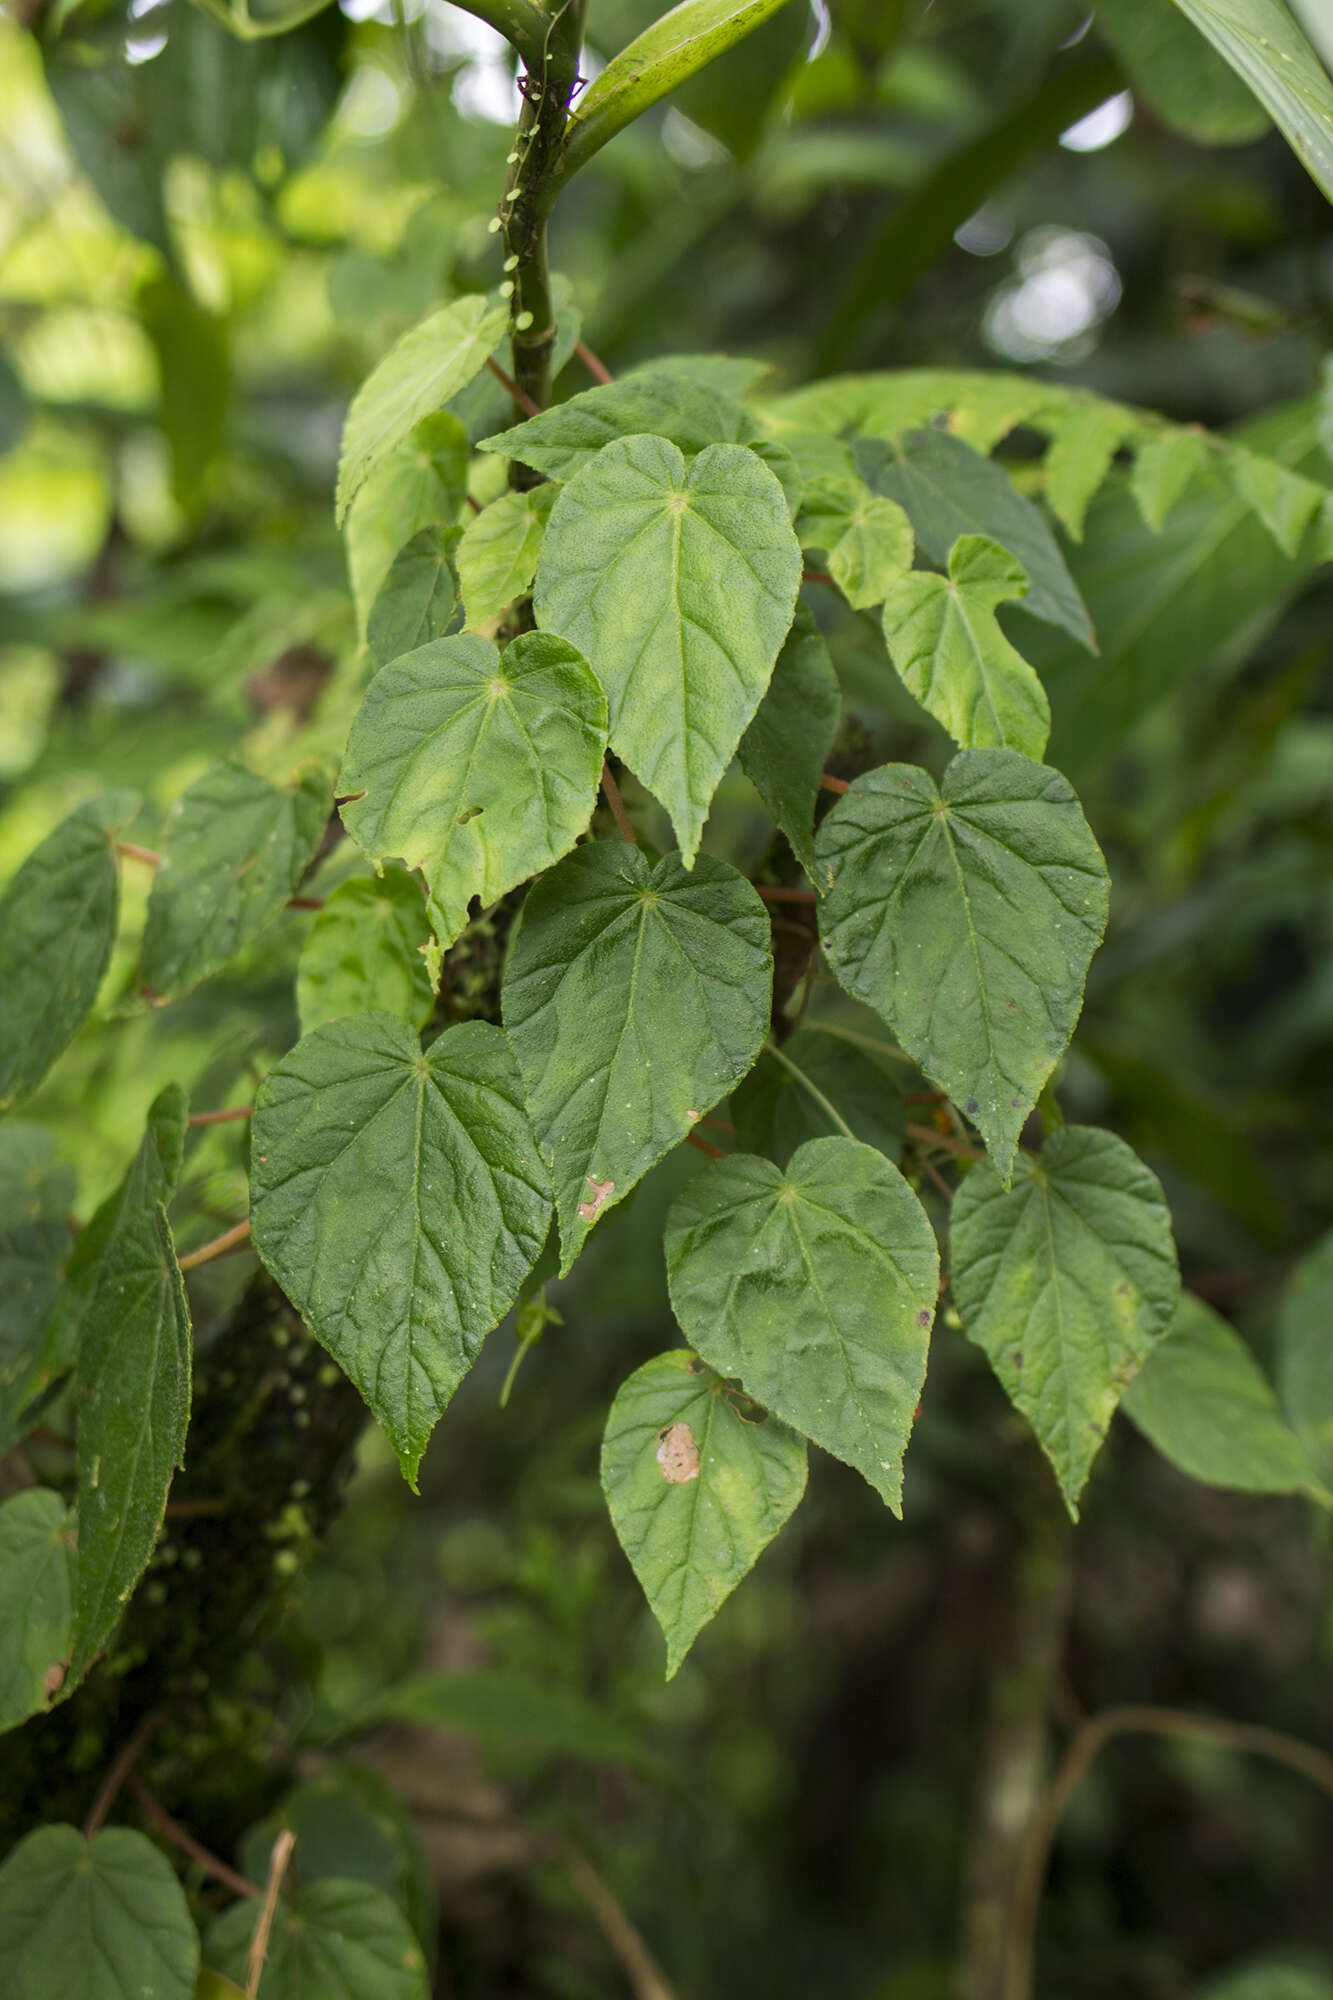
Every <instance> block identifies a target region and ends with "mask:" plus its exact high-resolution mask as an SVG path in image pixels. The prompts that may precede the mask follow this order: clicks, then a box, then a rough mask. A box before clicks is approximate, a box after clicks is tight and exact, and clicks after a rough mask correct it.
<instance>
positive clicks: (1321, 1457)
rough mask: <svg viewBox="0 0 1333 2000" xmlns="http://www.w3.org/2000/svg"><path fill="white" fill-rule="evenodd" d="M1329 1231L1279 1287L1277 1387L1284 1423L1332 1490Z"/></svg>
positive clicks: (1332, 1252) (1332, 1241)
mask: <svg viewBox="0 0 1333 2000" xmlns="http://www.w3.org/2000/svg"><path fill="white" fill-rule="evenodd" d="M1330 1329H1333V1230H1330V1231H1329V1232H1328V1233H1327V1235H1325V1236H1322V1237H1320V1239H1319V1241H1318V1242H1317V1243H1316V1244H1315V1246H1314V1248H1313V1249H1312V1250H1310V1251H1309V1252H1308V1253H1307V1254H1306V1256H1304V1257H1303V1258H1302V1259H1301V1261H1300V1263H1299V1264H1298V1265H1297V1266H1296V1268H1295V1270H1294V1271H1293V1272H1292V1273H1291V1276H1290V1277H1289V1278H1288V1279H1287V1282H1286V1284H1285V1285H1284V1286H1283V1288H1282V1296H1281V1300H1280V1301H1279V1304H1278V1322H1277V1385H1278V1394H1279V1395H1280V1396H1281V1399H1282V1408H1283V1410H1284V1412H1285V1413H1286V1418H1287V1422H1288V1423H1289V1424H1290V1425H1291V1427H1292V1429H1293V1430H1294V1431H1295V1432H1296V1434H1297V1436H1298V1437H1299V1438H1300V1440H1301V1442H1302V1444H1303V1445H1304V1446H1305V1449H1306V1451H1307V1452H1308V1453H1309V1455H1310V1457H1311V1459H1312V1460H1313V1461H1314V1464H1315V1466H1316V1467H1317V1469H1318V1472H1319V1476H1320V1478H1321V1479H1322V1480H1323V1482H1324V1484H1325V1485H1326V1486H1333V1333H1331V1332H1330Z"/></svg>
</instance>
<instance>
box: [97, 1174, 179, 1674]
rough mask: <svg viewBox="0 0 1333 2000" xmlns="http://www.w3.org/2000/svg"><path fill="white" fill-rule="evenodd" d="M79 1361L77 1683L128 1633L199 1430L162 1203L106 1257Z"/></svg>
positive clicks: (138, 1214) (127, 1226) (142, 1215)
mask: <svg viewBox="0 0 1333 2000" xmlns="http://www.w3.org/2000/svg"><path fill="white" fill-rule="evenodd" d="M102 1284H103V1289H102V1290H101V1291H100V1292H99V1293H98V1295H97V1297H96V1298H95V1299H94V1301H93V1303H92V1305H91V1306H90V1308H89V1310H88V1313H87V1316H86V1317H85V1319H84V1323H83V1331H82V1335H81V1338H80V1341H79V1359H78V1450H79V1585H78V1604H77V1614H76V1618H75V1628H74V1650H73V1659H72V1661H71V1663H70V1678H71V1680H79V1679H81V1678H82V1676H83V1675H84V1674H85V1673H86V1672H87V1670H88V1668H89V1666H90V1665H91V1664H92V1661H93V1659H94V1658H95V1656H96V1655H97V1654H98V1653H99V1652H100V1651H101V1649H102V1647H103V1646H104V1645H105V1644H106V1642H107V1640H108V1639H109V1638H110V1637H111V1635H112V1633H113V1632H114V1631H115V1629H116V1626H117V1625H118V1624H119V1622H120V1617H121V1613H122V1612H123V1610H124V1608H125V1605H126V1602H127V1601H128V1599H129V1596H130V1593H131V1591H132V1590H133V1589H134V1586H135V1585H136V1584H137V1583H138V1581H139V1578H140V1577H141V1576H142V1575H143V1573H144V1570H145V1569H146V1568H147V1566H148V1558H149V1557H150V1556H151V1555H152V1553H153V1543H154V1542H155V1541H156V1539H157V1532H158V1529H159V1528H160V1527H161V1526H162V1521H163V1516H164V1513H165V1510H166V1504H167V1493H168V1491H169V1489H170V1486H171V1476H172V1474H173V1472H174V1471H175V1469H176V1467H177V1466H178V1465H181V1464H182V1463H183V1462H184V1455H185V1431H186V1426H187V1425H188V1423H189V1420H190V1355H191V1349H190V1313H189V1308H188V1306H187V1305H186V1302H185V1286H184V1284H183V1282H182V1280H181V1274H180V1268H179V1266H178V1265H177V1263H176V1252H175V1249H174V1247H173V1245H172V1241H171V1230H170V1228H169V1227H168V1225H167V1217H166V1211H165V1209H164V1208H163V1207H162V1205H161V1203H160V1202H156V1203H153V1204H152V1205H151V1206H147V1205H146V1206H144V1207H142V1208H136V1209H134V1210H131V1211H130V1212H128V1213H126V1214H125V1215H123V1216H122V1218H121V1221H120V1224H119V1226H118V1228H117V1230H116V1233H115V1235H114V1236H113V1237H112V1239H111V1242H110V1243H109V1244H108V1245H107V1251H106V1257H105V1259H104V1261H103V1264H102Z"/></svg>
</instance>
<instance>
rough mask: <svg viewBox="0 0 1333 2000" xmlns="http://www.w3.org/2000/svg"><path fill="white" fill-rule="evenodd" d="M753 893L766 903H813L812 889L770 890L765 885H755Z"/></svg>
mask: <svg viewBox="0 0 1333 2000" xmlns="http://www.w3.org/2000/svg"><path fill="white" fill-rule="evenodd" d="M755 893H756V894H757V895H759V896H762V897H763V899H764V901H765V902H766V903H813V902H814V900H815V892H814V890H813V889H770V888H769V886H768V884H767V883H756V884H755Z"/></svg>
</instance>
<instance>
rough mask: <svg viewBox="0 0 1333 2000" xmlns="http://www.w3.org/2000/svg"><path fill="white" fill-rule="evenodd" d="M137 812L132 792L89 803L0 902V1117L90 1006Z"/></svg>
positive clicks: (38, 1076)
mask: <svg viewBox="0 0 1333 2000" xmlns="http://www.w3.org/2000/svg"><path fill="white" fill-rule="evenodd" d="M138 808H139V801H138V799H137V798H136V797H135V796H134V794H133V793H132V792H103V793H102V794H101V795H100V796H99V797H98V798H95V799H90V800H89V801H88V803H87V805H83V806H80V807H79V809H78V811H77V812H72V813H71V814H70V816H69V818H68V819H64V820H62V821H61V822H60V825H59V826H58V827H57V828H56V830H55V832H54V833H50V834H48V835H47V837H46V839H45V840H44V841H43V842H42V844H41V846H40V847H38V848H36V849H35V850H34V852H33V853H32V854H30V855H29V856H28V859H27V860H26V861H25V862H24V863H23V866H22V867H21V868H20V869H19V871H18V873H17V874H16V875H15V876H14V878H13V880H12V881H11V882H10V884H9V887H8V888H7V889H6V890H5V893H4V896H3V897H0V1109H3V1108H4V1107H5V1106H6V1105H10V1104H13V1103H15V1102H16V1101H17V1100H18V1099H19V1098H23V1097H27V1096H29V1095H30V1094H31V1092H32V1091H34V1090H35V1089H36V1088H37V1086H38V1084H39V1083H40V1082H41V1080H42V1078H43V1077H44V1076H45V1075H46V1072H47V1071H48V1070H49V1069H50V1067H51V1065H52V1063H53V1062H54V1061H55V1059H56V1057H57V1056H58V1055H60V1054H61V1052H62V1051H63V1050H64V1048H65V1046H66V1045H67V1043H68V1042H69V1041H70V1039H71V1037H72V1036H73V1034H74V1033H75V1030H76V1029H78V1028H79V1027H80V1026H81V1025H82V1024H83V1021H84V1019H85V1018H86V1016H87V1014H88V1012H89V1010H90V1008H91V1007H92V1004H93V1002H94V1000H95V999H96V998H97V989H98V987H99V986H100V985H101V983H102V974H103V973H104V972H105V971H106V968H107V961H108V959H109V958H110V956H111V946H112V942H113V940H114V939H115V935H116V921H117V917H118V915H119V910H120V874H119V868H118V864H117V859H116V843H115V835H116V833H117V831H118V830H119V829H120V828H121V827H122V826H124V825H125V823H126V822H127V821H128V820H131V819H133V817H134V815H135V813H136V812H137V811H138Z"/></svg>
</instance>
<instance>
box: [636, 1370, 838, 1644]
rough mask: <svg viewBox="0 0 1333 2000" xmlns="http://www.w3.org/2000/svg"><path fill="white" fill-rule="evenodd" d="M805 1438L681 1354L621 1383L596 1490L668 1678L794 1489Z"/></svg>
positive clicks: (801, 1487)
mask: <svg viewBox="0 0 1333 2000" xmlns="http://www.w3.org/2000/svg"><path fill="white" fill-rule="evenodd" d="M805 1460H806V1452H805V1439H804V1438H801V1437H797V1436H796V1434H795V1432H793V1431H789V1430H788V1429H787V1427H786V1425H785V1424H780V1423H779V1422H778V1421H777V1419H776V1418H775V1417H770V1416H768V1415H766V1413H765V1412H764V1411H763V1410H761V1409H759V1408H758V1407H757V1406H756V1405H754V1404H752V1403H751V1402H750V1401H749V1399H748V1398H747V1397H744V1396H741V1395H738V1394H737V1393H736V1392H735V1391H733V1390H730V1389H728V1387H727V1385H726V1383H725V1382H724V1381H722V1379H721V1378H720V1377H719V1376H717V1375H714V1374H713V1373H712V1372H711V1370H709V1369H708V1368H706V1367H705V1366H704V1364H703V1362H702V1361H699V1360H696V1358H695V1357H694V1355H692V1354H690V1353H689V1352H687V1351H686V1350H683V1349H680V1348H676V1349H674V1350H673V1351H672V1352H671V1353H670V1354H659V1355H658V1356H657V1358H656V1360H655V1361H648V1362H645V1364H644V1366H643V1367H642V1368H640V1369H638V1370H637V1371H636V1372H635V1373H634V1374H633V1375H631V1376H630V1378H629V1380H628V1381H627V1382H625V1383H623V1384H622V1385H621V1388H620V1390H619V1393H618V1394H617V1396H616V1399H615V1402H614V1403H613V1404H612V1405H611V1414H610V1416H609V1417H608V1418H607V1423H606V1435H605V1437H604V1438H603V1439H602V1490H603V1492H604V1493H605V1494H606V1504H607V1506H608V1508H609V1509H610V1512H611V1523H612V1526H613V1527H614V1528H615V1531H616V1535H617V1537H618V1539H619V1541H620V1546H621V1548H622V1549H623V1550H624V1551H625V1554H626V1555H627V1556H628V1557H629V1560H630V1564H631V1566H632V1567H633V1570H634V1574H635V1576H637V1577H638V1579H639V1582H640V1584H641V1585H642V1586H643V1593H644V1596H645V1597H646V1598H647V1599H648V1603H649V1605H650V1607H651V1609H652V1613H653V1616H654V1618H656V1620H657V1622H658V1624H659V1625H660V1626H661V1627H662V1630H663V1632H664V1634H665V1635H666V1642H667V1668H666V1677H667V1679H668V1680H670V1679H671V1676H672V1675H673V1674H674V1673H675V1671H676V1669H677V1667H678V1666H679V1665H680V1663H681V1661H682V1660H683V1659H684V1658H685V1655H686V1653H688V1651H689V1649H690V1647H691V1645H692V1644H693V1642H694V1640H695V1638H696V1637H697V1636H698V1634H699V1633H700V1632H701V1631H702V1629H703V1627H704V1626H705V1625H706V1624H707V1623H708V1621H709V1619H710V1618H712V1617H714V1616H715V1615H716V1613H717V1612H718V1611H719V1610H720V1609H721V1607H722V1605H723V1604H724V1603H725V1601H726V1599H727V1598H728V1597H730V1595H731V1593H732V1591H733V1590H734V1589H735V1588H736V1585H737V1584H738V1583H740V1581H741V1580H742V1578H743V1577H746V1576H748V1575H749V1573H750V1571H751V1570H752V1569H753V1568H754V1566H755V1563H756V1562H757V1561H758V1559H759V1557H760V1555H761V1554H762V1553H763V1551H764V1549H765V1548H767V1546H768V1544H769V1543H770V1542H771V1541H772V1539H773V1537H774V1535H776V1534H777V1532H778V1529H779V1528H781V1527H782V1525H783V1523H784V1522H785V1521H787V1520H788V1519H789V1518H790V1516H791V1515H792V1513H793V1512H794V1510H795V1508H796V1505H797V1502H798V1501H799V1500H800V1498H801V1495H802V1494H803V1493H804V1491H805V1472H806V1464H805Z"/></svg>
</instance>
